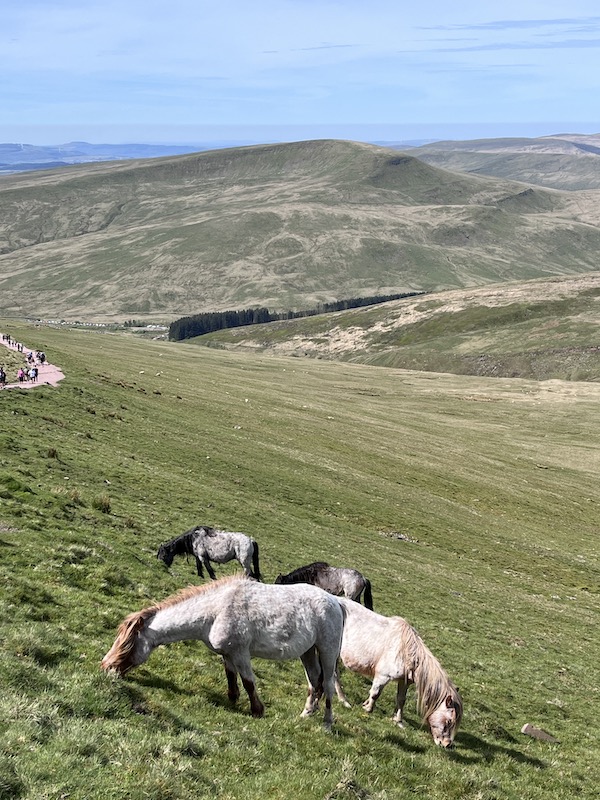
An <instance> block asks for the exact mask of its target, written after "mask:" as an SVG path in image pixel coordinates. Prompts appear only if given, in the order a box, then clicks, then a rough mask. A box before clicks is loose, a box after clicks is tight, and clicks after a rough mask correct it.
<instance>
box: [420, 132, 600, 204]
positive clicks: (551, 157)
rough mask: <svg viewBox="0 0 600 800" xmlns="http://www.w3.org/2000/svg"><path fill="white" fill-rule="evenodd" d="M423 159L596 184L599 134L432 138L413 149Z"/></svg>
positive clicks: (552, 183) (528, 179)
mask: <svg viewBox="0 0 600 800" xmlns="http://www.w3.org/2000/svg"><path fill="white" fill-rule="evenodd" d="M411 152H414V155H416V156H417V158H419V159H422V160H423V161H425V162H426V163H427V164H431V165H432V166H436V167H441V168H443V169H450V170H458V171H459V172H466V173H469V174H471V175H490V176H493V177H496V178H502V179H504V180H518V181H523V182H525V183H530V184H534V185H536V186H545V187H549V188H553V189H564V190H568V191H577V190H585V189H593V190H598V189H600V134H594V135H589V136H585V135H575V134H572V135H569V134H563V135H562V136H544V137H540V138H538V139H518V138H514V139H476V140H472V141H464V142H461V141H456V142H451V141H450V142H435V143H434V144H429V145H423V146H422V147H417V148H415V149H414V151H411Z"/></svg>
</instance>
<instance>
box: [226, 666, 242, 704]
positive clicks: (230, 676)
mask: <svg viewBox="0 0 600 800" xmlns="http://www.w3.org/2000/svg"><path fill="white" fill-rule="evenodd" d="M223 664H224V666H225V675H226V676H227V697H229V699H230V700H231V702H232V703H236V702H237V701H238V700H239V697H240V688H239V686H238V682H237V670H236V669H235V667H234V666H233V664H231V662H230V661H228V660H227V659H225V658H224V659H223Z"/></svg>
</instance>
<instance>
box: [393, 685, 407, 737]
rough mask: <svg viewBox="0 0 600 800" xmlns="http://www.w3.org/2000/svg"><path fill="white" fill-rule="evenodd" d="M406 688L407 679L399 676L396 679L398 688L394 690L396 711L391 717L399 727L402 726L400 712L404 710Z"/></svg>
mask: <svg viewBox="0 0 600 800" xmlns="http://www.w3.org/2000/svg"><path fill="white" fill-rule="evenodd" d="M407 690H408V681H406V680H404V679H402V678H401V679H400V680H399V681H398V689H397V690H396V713H395V714H394V716H393V717H392V722H395V723H396V725H398V727H399V728H403V727H404V722H403V721H402V712H403V711H404V703H405V702H406V692H407Z"/></svg>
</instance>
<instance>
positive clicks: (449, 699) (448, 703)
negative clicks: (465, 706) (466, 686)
mask: <svg viewBox="0 0 600 800" xmlns="http://www.w3.org/2000/svg"><path fill="white" fill-rule="evenodd" d="M453 705H454V699H453V697H452V695H451V694H449V695H448V696H447V697H446V708H452V707H453Z"/></svg>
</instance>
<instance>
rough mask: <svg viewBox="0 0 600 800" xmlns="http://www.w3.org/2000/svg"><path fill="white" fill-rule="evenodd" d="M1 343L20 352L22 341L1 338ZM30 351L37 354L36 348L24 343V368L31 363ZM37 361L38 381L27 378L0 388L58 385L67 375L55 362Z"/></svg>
mask: <svg viewBox="0 0 600 800" xmlns="http://www.w3.org/2000/svg"><path fill="white" fill-rule="evenodd" d="M1 335H2V334H0V336H1ZM0 344H3V345H4V347H6V348H8V349H9V350H12V351H13V352H15V353H17V352H19V348H18V346H17V345H18V344H21V343H17V342H15V341H13V340H12V339H11V341H10V343H9V342H7V341H5V340H4V339H0ZM30 352H31V353H33V354H34V355H35V350H32V349H31V348H30V347H27V346H26V345H23V352H22V353H21V355H22V356H23V369H26V368H27V369H28V368H29V365H27V353H30ZM0 362H1V359H0ZM35 363H36V366H37V368H38V377H37V381H30V380H27V381H23V383H19V381H16V382H15V383H6V384H5V385H4V387H0V389H1V388H4V389H35V387H36V386H56V385H57V383H58V382H59V381H62V379H63V378H64V377H65V376H64V373H63V372H62V371H61V370H60V369H59V368H58V367H56V366H55V365H54V364H49V363H48V362H47V361H45V362H44V363H43V364H40V363H39V361H36V362H35Z"/></svg>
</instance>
